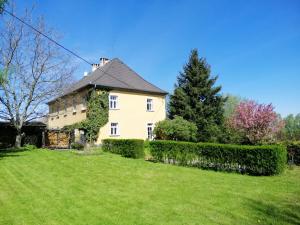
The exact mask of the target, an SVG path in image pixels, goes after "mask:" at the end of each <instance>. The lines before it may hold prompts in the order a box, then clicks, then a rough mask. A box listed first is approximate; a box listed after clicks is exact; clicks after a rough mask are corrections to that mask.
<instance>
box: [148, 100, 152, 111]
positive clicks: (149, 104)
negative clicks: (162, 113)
mask: <svg viewBox="0 0 300 225" xmlns="http://www.w3.org/2000/svg"><path fill="white" fill-rule="evenodd" d="M147 111H148V112H152V111H153V99H152V98H147Z"/></svg>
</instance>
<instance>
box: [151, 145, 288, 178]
mask: <svg viewBox="0 0 300 225" xmlns="http://www.w3.org/2000/svg"><path fill="white" fill-rule="evenodd" d="M150 152H151V155H152V156H153V159H154V160H156V161H161V162H165V163H171V164H176V165H183V166H195V167H199V168H205V169H213V170H220V171H235V172H238V173H247V174H251V175H273V174H279V173H281V172H282V171H283V170H284V168H285V166H286V160H287V158H286V156H287V152H286V148H285V147H284V146H281V145H274V146H273V145H269V146H248V145H229V144H215V143H191V142H177V141H152V142H150Z"/></svg>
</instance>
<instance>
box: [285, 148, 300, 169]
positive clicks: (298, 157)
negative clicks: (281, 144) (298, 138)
mask: <svg viewBox="0 0 300 225" xmlns="http://www.w3.org/2000/svg"><path fill="white" fill-rule="evenodd" d="M286 147H287V152H288V159H289V161H290V162H292V163H294V164H296V165H300V142H292V143H288V144H287V145H286Z"/></svg>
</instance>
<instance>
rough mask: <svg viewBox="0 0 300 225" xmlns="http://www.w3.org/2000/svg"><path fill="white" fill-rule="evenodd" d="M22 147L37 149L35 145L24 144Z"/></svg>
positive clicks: (29, 149)
mask: <svg viewBox="0 0 300 225" xmlns="http://www.w3.org/2000/svg"><path fill="white" fill-rule="evenodd" d="M23 149H24V150H28V151H31V150H34V149H37V147H36V146H35V145H24V147H23Z"/></svg>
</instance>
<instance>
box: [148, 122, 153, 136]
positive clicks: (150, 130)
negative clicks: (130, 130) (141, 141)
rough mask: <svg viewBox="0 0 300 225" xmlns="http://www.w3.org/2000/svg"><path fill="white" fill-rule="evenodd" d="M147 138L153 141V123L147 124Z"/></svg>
mask: <svg viewBox="0 0 300 225" xmlns="http://www.w3.org/2000/svg"><path fill="white" fill-rule="evenodd" d="M147 138H148V140H153V123H147Z"/></svg>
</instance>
